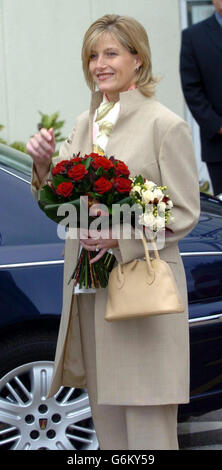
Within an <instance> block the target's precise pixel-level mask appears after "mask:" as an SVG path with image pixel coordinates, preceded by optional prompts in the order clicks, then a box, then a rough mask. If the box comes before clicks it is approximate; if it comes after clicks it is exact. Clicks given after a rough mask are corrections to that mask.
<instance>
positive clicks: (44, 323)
mask: <svg viewBox="0 0 222 470" xmlns="http://www.w3.org/2000/svg"><path fill="white" fill-rule="evenodd" d="M30 175H31V159H30V158H29V157H28V156H27V155H25V154H23V153H20V152H18V151H15V150H14V149H11V148H9V147H7V146H4V145H1V144H0V201H1V209H0V222H1V225H0V301H1V302H0V350H1V359H0V449H1V450H18V449H19V450H22V449H24V450H29V449H30V450H34V449H50V450H69V449H70V450H92V449H97V448H98V441H97V437H96V433H95V429H94V427H93V422H92V418H91V410H90V406H89V401H88V395H87V390H86V389H74V388H73V389H71V388H67V387H61V389H60V390H59V391H58V393H57V394H56V395H55V396H54V397H53V398H50V399H47V398H46V396H47V390H48V386H49V383H50V380H51V376H52V370H53V359H54V354H55V346H56V339H57V334H58V327H59V321H60V314H61V307H62V282H63V264H64V260H63V256H62V252H63V247H64V240H61V239H60V238H59V237H58V235H57V226H56V224H55V223H54V222H52V221H51V220H50V219H48V218H47V217H46V216H45V215H44V214H43V212H42V211H41V210H40V209H39V207H38V205H37V203H36V202H35V201H34V198H33V196H32V195H31V191H30ZM200 197H201V209H202V210H201V216H200V219H199V223H198V225H197V226H196V227H195V229H194V230H193V231H192V232H191V233H190V234H189V235H188V236H187V237H186V238H185V239H183V240H182V241H181V242H180V244H179V246H180V252H181V254H182V257H183V262H184V266H185V271H186V277H187V284H188V295H189V315H190V318H189V322H190V351H191V369H190V370H191V392H190V393H191V400H190V403H189V404H186V405H183V406H180V408H179V421H183V420H186V419H187V418H189V417H190V416H193V415H198V414H203V413H206V412H207V411H211V410H215V409H219V408H221V400H222V359H221V351H222V322H221V318H222V202H221V201H219V200H218V199H217V198H214V197H211V196H207V195H204V194H201V196H200ZM169 367H171V365H170V364H169Z"/></svg>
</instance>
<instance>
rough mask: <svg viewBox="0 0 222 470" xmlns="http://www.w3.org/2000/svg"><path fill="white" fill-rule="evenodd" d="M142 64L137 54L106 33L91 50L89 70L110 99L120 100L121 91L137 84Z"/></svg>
mask: <svg viewBox="0 0 222 470" xmlns="http://www.w3.org/2000/svg"><path fill="white" fill-rule="evenodd" d="M140 65H141V61H140V59H139V57H138V56H137V55H134V54H131V53H130V52H128V50H127V49H126V48H125V47H123V46H122V44H120V43H119V41H117V39H116V38H115V37H114V36H113V35H112V34H111V33H104V34H103V35H102V36H101V37H100V38H99V39H98V40H97V41H96V43H95V45H94V47H93V50H92V51H91V55H90V62H89V71H90V73H91V75H92V79H93V81H94V83H95V84H96V85H97V86H98V88H99V90H100V91H101V92H103V93H106V95H107V97H108V99H109V100H110V101H118V100H119V93H121V92H123V91H127V90H128V89H129V87H130V86H132V85H133V84H135V81H136V69H137V68H138V67H139V66H140Z"/></svg>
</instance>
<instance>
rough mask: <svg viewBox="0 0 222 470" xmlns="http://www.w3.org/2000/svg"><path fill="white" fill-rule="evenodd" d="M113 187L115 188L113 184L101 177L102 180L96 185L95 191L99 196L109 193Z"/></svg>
mask: <svg viewBox="0 0 222 470" xmlns="http://www.w3.org/2000/svg"><path fill="white" fill-rule="evenodd" d="M112 187H113V185H112V183H110V181H108V180H107V179H106V178H104V177H103V176H101V178H99V179H98V180H97V181H95V183H94V190H95V191H96V192H97V193H99V194H103V193H107V191H109V190H110V189H112Z"/></svg>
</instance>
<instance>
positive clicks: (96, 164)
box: [91, 155, 113, 170]
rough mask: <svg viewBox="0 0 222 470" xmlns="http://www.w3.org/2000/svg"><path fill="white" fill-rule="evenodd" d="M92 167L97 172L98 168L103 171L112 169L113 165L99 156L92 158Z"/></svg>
mask: <svg viewBox="0 0 222 470" xmlns="http://www.w3.org/2000/svg"><path fill="white" fill-rule="evenodd" d="M91 165H92V167H93V168H94V170H98V168H101V167H102V168H103V169H104V170H109V169H110V168H113V163H112V162H111V161H110V160H108V159H107V158H106V157H103V156H101V155H97V156H95V157H94V158H93V161H92V163H91Z"/></svg>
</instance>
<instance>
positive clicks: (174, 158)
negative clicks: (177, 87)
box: [113, 119, 200, 263]
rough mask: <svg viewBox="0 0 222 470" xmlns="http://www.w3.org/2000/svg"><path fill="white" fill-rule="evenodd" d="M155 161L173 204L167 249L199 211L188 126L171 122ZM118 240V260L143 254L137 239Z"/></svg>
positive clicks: (185, 229)
mask: <svg viewBox="0 0 222 470" xmlns="http://www.w3.org/2000/svg"><path fill="white" fill-rule="evenodd" d="M158 163H159V168H160V176H161V184H162V185H166V186H167V191H168V193H169V195H170V197H171V199H172V201H173V204H174V207H173V209H172V215H173V216H174V222H173V223H172V224H171V225H170V228H171V230H172V232H167V234H166V237H165V245H164V247H163V248H167V247H169V246H170V245H171V246H173V244H174V245H175V246H176V245H177V242H178V241H179V240H180V239H182V238H184V237H185V236H186V235H187V234H188V233H189V232H190V231H191V230H192V229H193V228H194V227H195V225H196V224H197V222H198V219H199V214H200V193H199V181H198V173H197V167H196V161H195V156H194V149H193V143H192V136H191V132H190V129H189V126H188V125H187V123H186V122H185V121H183V120H182V119H179V120H178V121H177V122H176V123H174V124H172V125H171V126H170V127H169V128H168V131H167V132H166V133H165V135H164V137H163V139H162V142H161V146H160V151H159V158H158ZM169 233H170V234H169ZM118 242H119V248H118V249H114V250H113V251H114V254H115V256H116V258H117V260H118V262H123V263H126V262H128V261H131V260H132V259H134V258H139V257H142V256H143V254H144V252H143V248H142V244H141V241H140V240H138V239H137V240H136V239H130V240H126V239H124V237H121V238H120V239H119V240H118Z"/></svg>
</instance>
